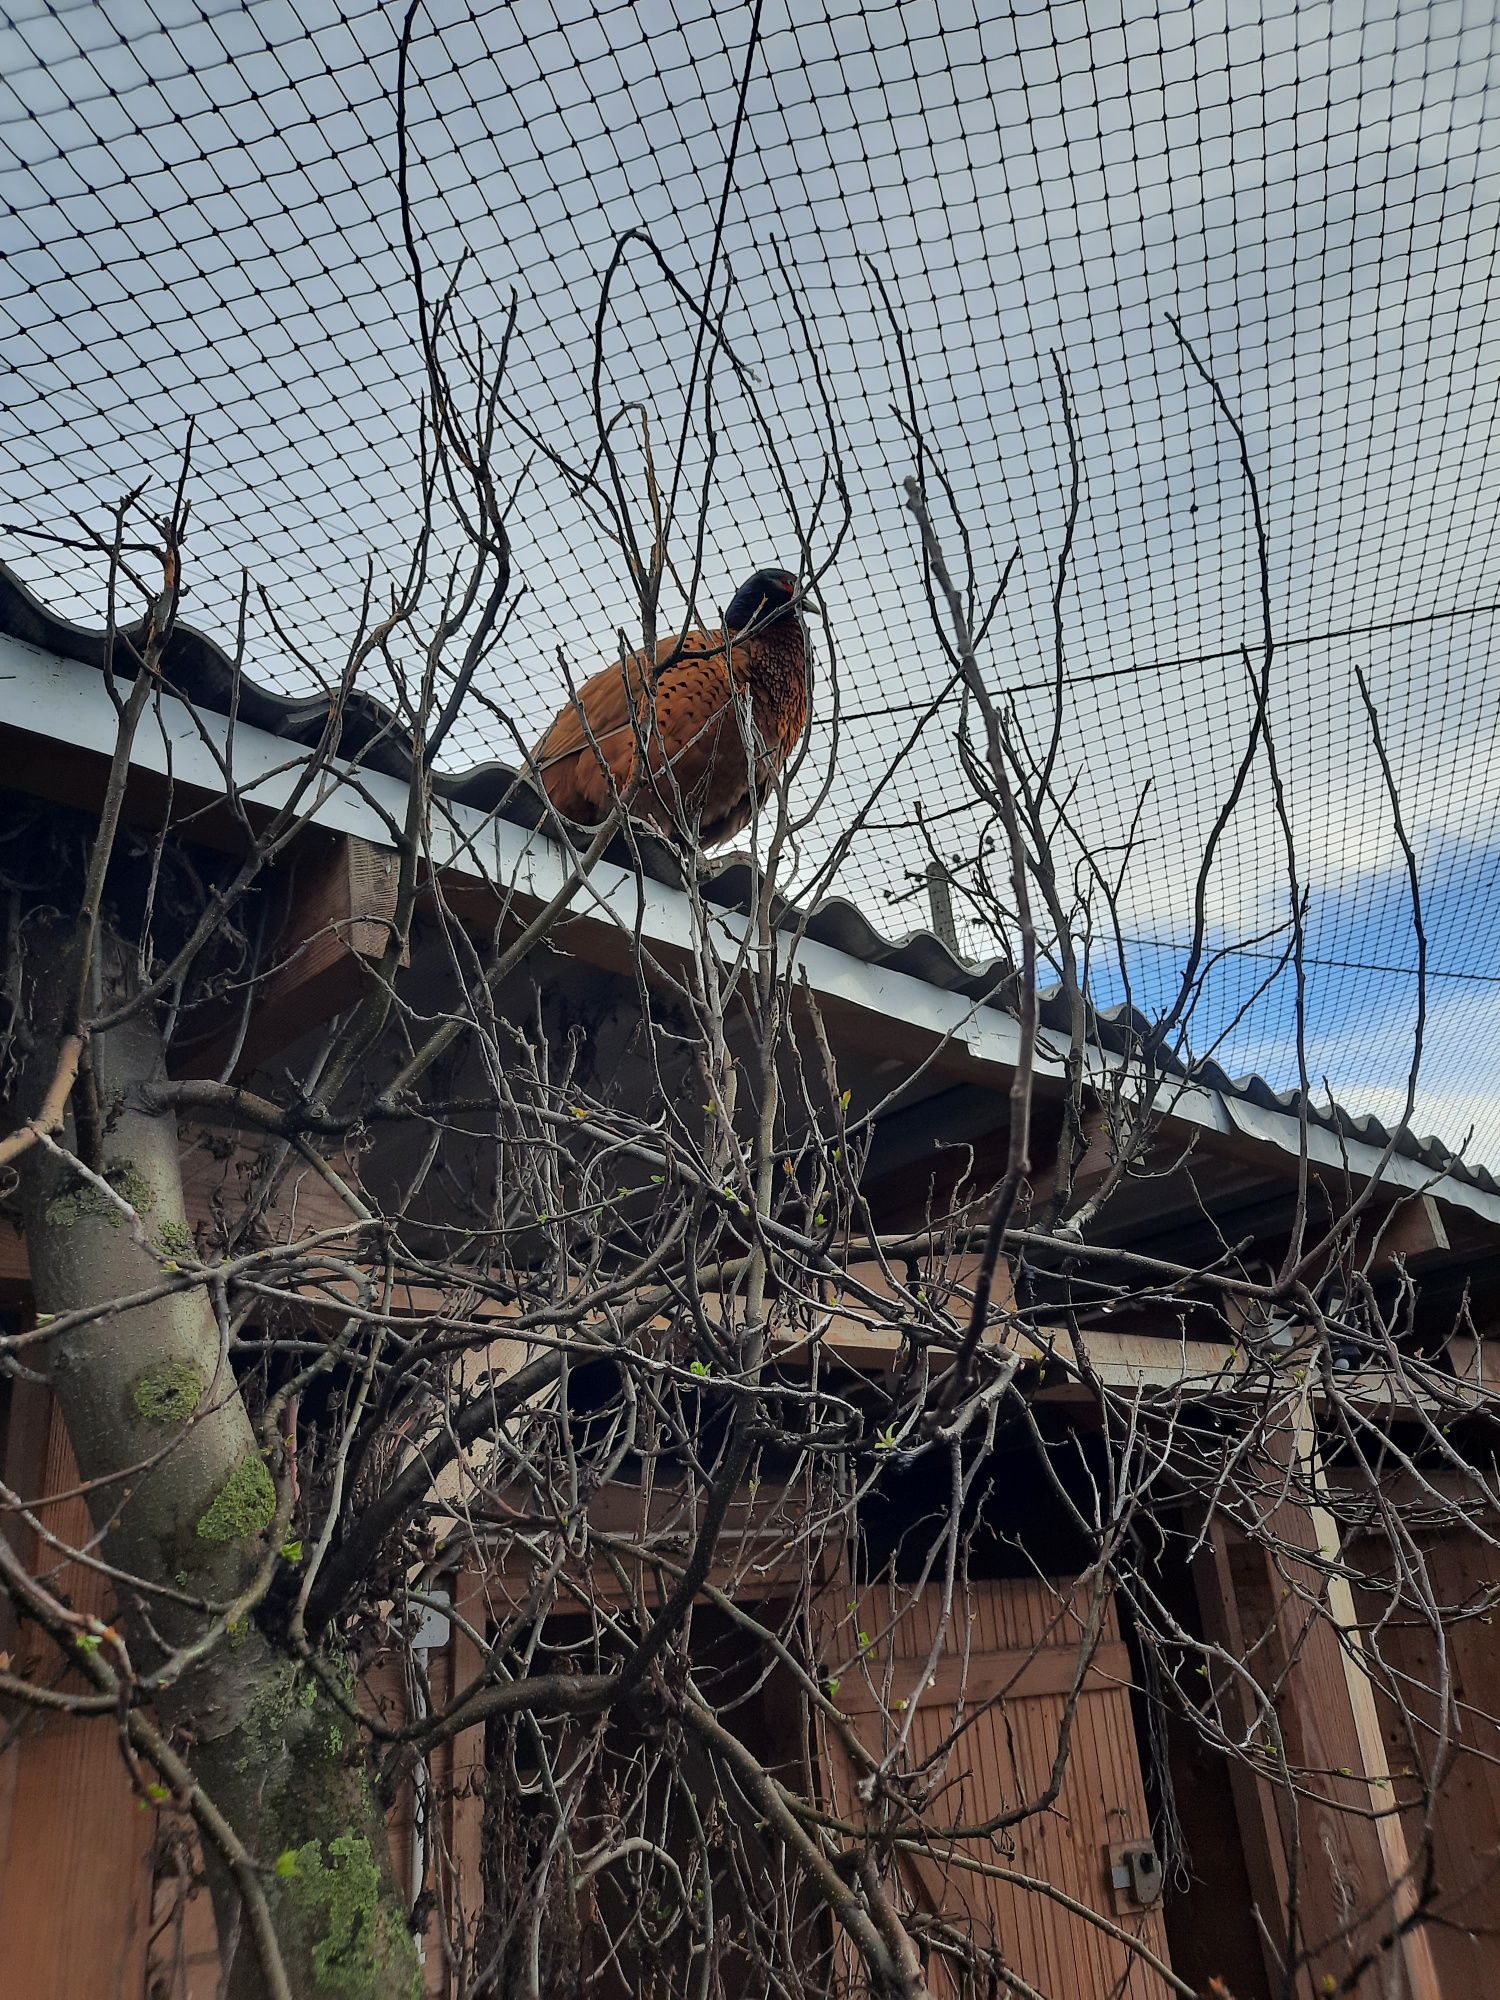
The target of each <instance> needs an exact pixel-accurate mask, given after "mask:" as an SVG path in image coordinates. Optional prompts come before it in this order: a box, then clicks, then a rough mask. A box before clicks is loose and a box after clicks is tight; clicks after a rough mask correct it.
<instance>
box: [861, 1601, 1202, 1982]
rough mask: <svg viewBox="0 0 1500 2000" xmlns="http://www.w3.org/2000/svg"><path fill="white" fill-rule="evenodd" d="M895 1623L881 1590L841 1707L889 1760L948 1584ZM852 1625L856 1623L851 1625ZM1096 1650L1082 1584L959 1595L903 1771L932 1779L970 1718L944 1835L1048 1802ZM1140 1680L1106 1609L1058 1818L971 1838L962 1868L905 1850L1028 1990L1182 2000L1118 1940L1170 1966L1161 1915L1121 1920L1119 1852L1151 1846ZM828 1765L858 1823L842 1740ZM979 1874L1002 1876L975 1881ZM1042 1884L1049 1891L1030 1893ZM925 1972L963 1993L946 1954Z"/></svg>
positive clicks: (937, 1893)
mask: <svg viewBox="0 0 1500 2000" xmlns="http://www.w3.org/2000/svg"><path fill="white" fill-rule="evenodd" d="M892 1615H893V1607H892V1603H891V1600H890V1598H889V1597H888V1596H887V1595H886V1593H884V1592H883V1591H879V1590H877V1591H872V1592H869V1593H867V1595H866V1596H865V1597H864V1598H862V1599H861V1600H860V1604H859V1610H858V1613H857V1627H856V1629H855V1632H854V1638H855V1641H856V1643H857V1641H858V1634H859V1632H861V1631H862V1632H864V1633H865V1634H866V1635H867V1636H868V1638H869V1640H870V1644H869V1645H868V1647H867V1648H866V1650H865V1652H864V1654H863V1657H862V1659H861V1660H860V1661H859V1663H858V1664H857V1665H856V1666H855V1667H854V1668H853V1669H852V1670H850V1671H847V1672H845V1673H842V1674H840V1676H839V1685H838V1689H837V1693H836V1697H835V1699H836V1701H837V1704H838V1706H839V1708H840V1709H842V1710H843V1711H844V1712H845V1713H846V1714H848V1715H849V1716H850V1717H851V1718H852V1719H853V1720H854V1722H855V1724H856V1727H857V1728H858V1730H859V1733H860V1735H861V1737H862V1738H863V1740H864V1741H865V1742H866V1744H867V1746H868V1747H869V1748H870V1749H872V1750H874V1751H875V1752H876V1753H877V1754H884V1753H885V1752H886V1751H887V1750H888V1749H889V1748H890V1747H891V1746H892V1745H893V1743H894V1742H895V1740H896V1737H897V1735H898V1733H899V1731H900V1730H901V1728H902V1727H903V1725H904V1724H905V1722H906V1721H907V1719H908V1718H907V1710H906V1708H905V1706H904V1704H905V1703H906V1702H908V1701H909V1700H910V1699H911V1698H912V1696H913V1695H914V1693H915V1691H916V1690H917V1689H918V1687H919V1685H920V1683H921V1680H922V1676H923V1671H924V1668H925V1666H926V1663H927V1660H928V1657H929V1655H930V1653H931V1650H932V1646H933V1641H934V1638H935V1636H936V1634H937V1631H938V1627H939V1622H940V1619H941V1591H940V1587H939V1586H938V1585H936V1584H929V1585H928V1586H927V1587H926V1588H925V1589H924V1590H923V1591H922V1592H921V1594H920V1595H919V1596H918V1597H917V1598H916V1600H915V1601H914V1602H913V1603H911V1604H910V1605H909V1606H906V1607H904V1608H902V1609H901V1610H900V1612H899V1616H897V1617H896V1618H895V1622H894V1624H893V1623H892ZM839 1630H840V1631H847V1627H845V1626H843V1625H842V1624H841V1625H840V1628H839ZM1082 1638H1083V1626H1082V1624H1081V1622H1080V1617H1079V1608H1078V1604H1077V1600H1076V1599H1075V1598H1074V1595H1073V1591H1072V1588H1071V1586H1070V1585H1069V1584H1067V1583H1061V1584H1049V1583H1047V1582H1044V1581H1042V1580H1039V1579H1034V1580H1033V1579H1027V1580H1005V1581H991V1582H973V1581H971V1582H970V1583H969V1585H968V1587H967V1590H966V1591H964V1592H962V1593H961V1594H960V1596H959V1598H958V1599H957V1601H956V1603H955V1606H954V1610H953V1615H952V1618H951V1621H950V1624H949V1627H948V1630H947V1633H946V1634H945V1643H944V1649H943V1653H942V1656H941V1658H940V1661H939V1664H938V1666H937V1669H936V1672H935V1673H934V1675H933V1676H932V1679H931V1681H930V1683H929V1684H928V1686H927V1687H926V1689H925V1692H923V1693H922V1695H921V1697H920V1699H919V1700H918V1702H917V1709H916V1714H915V1717H914V1719H912V1721H911V1727H910V1732H909V1735H908V1738H907V1743H906V1746H905V1748H904V1749H903V1750H902V1751H901V1753H900V1756H899V1762H898V1764H897V1766H896V1768H897V1769H899V1770H904V1771H908V1772H911V1773H922V1774H923V1775H924V1776H925V1777H926V1778H928V1779H931V1778H932V1777H933V1776H934V1775H935V1773H934V1772H933V1770H932V1769H931V1768H930V1767H928V1766H927V1760H928V1759H929V1758H931V1757H933V1756H934V1754H935V1753H937V1752H938V1751H939V1750H940V1749H941V1747H942V1745H943V1744H944V1742H945V1740H946V1739H947V1738H948V1736H949V1734H950V1732H952V1731H953V1730H954V1728H955V1725H956V1724H957V1723H959V1722H960V1720H962V1722H963V1724H964V1727H963V1729H962V1731H961V1733H960V1734H959V1736H958V1737H957V1740H956V1742H955V1743H954V1746H953V1749H952V1751H951V1752H950V1753H949V1756H948V1760H947V1765H946V1769H945V1771H944V1773H943V1779H944V1786H945V1788H944V1789H943V1791H942V1792H941V1795H940V1798H939V1799H938V1800H937V1801H936V1802H935V1805H934V1810H933V1813H932V1826H933V1830H934V1834H935V1833H936V1829H937V1828H939V1827H941V1826H942V1825H944V1824H948V1825H952V1826H958V1825H961V1824H963V1823H965V1822H970V1823H972V1822H977V1821H983V1820H986V1819H988V1818H989V1817H991V1816H992V1815H995V1814H998V1813H1001V1812H1004V1811H1006V1810H1007V1809H1010V1808H1014V1807H1016V1806H1017V1805H1019V1804H1021V1803H1023V1802H1024V1801H1028V1800H1033V1799H1036V1798H1038V1797H1039V1796H1040V1795H1041V1794H1042V1793H1043V1792H1044V1791H1045V1790H1046V1789H1047V1786H1048V1783H1049V1780H1050V1777H1051V1774H1052V1769H1053V1763H1054V1759H1055V1758H1056V1755H1057V1751H1058V1748H1059V1744H1060V1742H1061V1741H1062V1737H1063V1730H1064V1718H1065V1715H1066V1713H1067V1710H1068V1698H1069V1693H1070V1690H1071V1689H1072V1687H1073V1685H1074V1682H1075V1679H1076V1678H1077V1676H1078V1674H1079V1672H1080V1643H1081V1641H1082ZM830 1643H831V1644H832V1645H833V1646H834V1647H838V1646H839V1645H840V1639H839V1636H838V1634H837V1633H832V1634H830ZM845 1643H847V1642H845ZM1130 1678H1131V1677H1130V1662H1129V1657H1128V1655H1127V1653H1126V1649H1125V1646H1124V1644H1123V1642H1122V1640H1121V1638H1120V1631H1119V1625H1118V1621H1117V1618H1116V1615H1115V1610H1114V1606H1113V1603H1112V1602H1111V1603H1107V1604H1106V1605H1105V1606H1104V1615H1103V1624H1102V1627H1101V1628H1100V1631H1099V1635H1098V1643H1097V1645H1096V1647H1095V1648H1094V1650H1093V1652H1092V1657H1091V1659H1090V1660H1089V1662H1088V1664H1087V1667H1086V1671H1084V1675H1083V1681H1082V1691H1081V1693H1080V1695H1079V1697H1078V1700H1077V1703H1076V1708H1075V1710H1074V1713H1073V1714H1072V1717H1071V1721H1070V1723H1069V1725H1068V1727H1069V1730H1070V1734H1069V1737H1068V1741H1067V1750H1068V1756H1067V1762H1066V1765H1065V1768H1064V1772H1063V1778H1062V1784H1061V1788H1060V1790H1059V1792H1058V1794H1057V1797H1056V1799H1055V1801H1054V1802H1053V1803H1052V1805H1051V1806H1050V1808H1049V1809H1047V1810H1045V1811H1043V1812H1041V1813H1038V1814H1036V1815H1035V1816H1033V1817H1030V1818H1027V1819H1024V1820H1022V1821H1021V1822H1020V1823H1019V1824H1017V1825H1016V1826H1015V1827H1013V1828H1012V1829H1010V1831H1009V1832H1008V1833H1007V1834H1005V1835H1003V1836H1002V1837H1000V1838H998V1839H997V1838H991V1837H987V1836H986V1837H979V1838H972V1839H966V1840H959V1841H956V1842H954V1843H953V1844H952V1848H953V1852H952V1854H951V1855H942V1854H940V1853H933V1854H930V1855H923V1856H916V1855H908V1856H907V1857H906V1860H905V1862H904V1864H903V1865H904V1868H905V1872H906V1874H907V1877H908V1882H909V1886H910V1889H911V1892H912V1894H913V1895H914V1897H915V1899H916V1901H917V1902H918V1904H919V1905H920V1906H924V1907H925V1908H926V1910H927V1911H928V1912H931V1913H941V1914H942V1916H943V1917H945V1918H946V1919H947V1920H948V1921H949V1922H950V1923H951V1924H952V1925H953V1926H954V1928H955V1930H956V1931H957V1932H958V1933H959V1934H962V1935H967V1936H970V1937H972V1938H973V1939H974V1940H975V1941H976V1942H978V1943H980V1944H982V1945H985V1946H987V1947H989V1948H992V1949H994V1950H996V1951H998V1952H999V1954H1000V1955H1001V1957H1002V1959H1003V1961H1004V1963H1005V1965H1006V1966H1007V1967H1008V1968H1009V1969H1010V1970H1011V1971H1013V1972H1015V1973H1016V1974H1018V1975H1019V1977H1020V1978H1021V1979H1023V1980H1025V1981H1026V1982H1027V1984H1028V1985H1030V1986H1032V1987H1033V1988H1035V1989H1037V1990H1039V1991H1040V1992H1042V1993H1045V1994H1047V1995H1049V1996H1059V2000H1060V1997H1061V1996H1065V1995H1067V1996H1071V1995H1079V1996H1082V1995H1085V1994H1087V1995H1094V1994H1100V1995H1103V1994H1108V1993H1112V1992H1119V1991H1121V1990H1125V1991H1128V1992H1129V1993H1130V1995H1131V1996H1132V2000H1166V1996H1167V1995H1168V1994H1169V1992H1170V1988H1169V1987H1168V1986H1167V1984H1166V1982H1165V1981H1164V1980H1163V1979H1162V1977H1161V1976H1160V1974H1159V1973H1157V1972H1155V1971H1153V1970H1152V1969H1151V1967H1150V1966H1149V1965H1148V1964H1146V1963H1144V1962H1142V1961H1141V1960H1140V1959H1139V1958H1138V1957H1137V1956H1136V1955H1135V1954H1134V1953H1132V1952H1131V1950H1130V1948H1129V1946H1128V1945H1127V1944H1126V1943H1124V1942H1122V1941H1121V1938H1120V1937H1119V1936H1117V1935H1115V1934H1113V1933H1114V1932H1116V1931H1118V1932H1122V1933H1123V1934H1124V1936H1125V1937H1127V1938H1130V1939H1133V1940H1138V1941H1139V1942H1140V1943H1141V1944H1143V1945H1144V1946H1145V1947H1146V1948H1147V1950H1148V1951H1150V1952H1151V1953H1153V1954H1154V1955H1155V1957H1156V1958H1157V1959H1158V1960H1161V1961H1163V1962H1165V1961H1166V1959H1167V1942H1166V1931H1165V1926H1164V1924H1163V1921H1162V1915H1161V1910H1160V1907H1159V1905H1158V1906H1157V1907H1155V1908H1151V1909H1146V1910H1136V1909H1129V1908H1126V1909H1119V1908H1117V1907H1116V1898H1115V1895H1114V1891H1113V1889H1112V1886H1111V1855H1110V1850H1111V1848H1112V1847H1114V1846H1115V1845H1117V1844H1119V1843H1123V1842H1128V1841H1132V1840H1134V1841H1149V1839H1150V1835H1151V1828H1150V1825H1149V1822H1148V1818H1147V1812H1146V1800H1145V1792H1144V1788H1143V1785H1142V1781H1141V1767H1140V1759H1139V1756H1138V1753H1137V1749H1136V1739H1135V1730H1134V1725H1133V1722H1132V1719H1131V1712H1130ZM960 1701H962V1703H963V1706H962V1708H960V1707H959V1706H958V1704H959V1702H960ZM829 1754H830V1756H831V1758H832V1759H833V1760H834V1768H835V1770H836V1771H837V1773H838V1778H837V1782H836V1785H835V1796H836V1798H837V1799H838V1802H839V1804H840V1806H841V1809H842V1810H843V1811H844V1812H846V1813H849V1814H850V1815H851V1816H855V1815H857V1814H858V1812H859V1806H858V1801H857V1797H856V1794H855V1792H854V1787H853V1776H854V1774H853V1772H852V1770H851V1767H850V1765H849V1763H848V1762H847V1761H846V1760H845V1759H844V1758H842V1757H840V1755H839V1752H838V1748H837V1741H836V1738H832V1737H830V1740H829ZM965 1861H968V1862H972V1863H976V1864H978V1868H979V1869H982V1870H987V1871H989V1872H987V1873H979V1872H974V1871H972V1870H970V1869H967V1868H965V1867H964V1866H963V1865H962V1864H963V1862H965ZM1017 1878H1021V1879H1017ZM1028 1878H1029V1880H1030V1881H1031V1882H1033V1883H1035V1884H1037V1885H1039V1886H1037V1887H1028V1886H1026V1880H1027V1879H1028ZM1048 1888H1050V1889H1053V1890H1057V1891H1060V1892H1061V1893H1062V1895H1063V1896H1065V1897H1067V1898H1069V1899H1071V1901H1072V1902H1073V1903H1074V1904H1076V1905H1081V1906H1083V1908H1084V1909H1086V1910H1092V1911H1095V1912H1097V1913H1098V1914H1099V1916H1100V1917H1101V1918H1103V1919H1104V1925H1105V1926H1108V1928H1105V1927H1104V1926H1101V1925H1100V1924H1095V1923H1091V1922H1090V1921H1089V1920H1088V1918H1087V1916H1084V1915H1081V1914H1079V1913H1078V1912H1077V1910H1076V1909H1070V1908H1069V1907H1067V1905H1066V1904H1065V1903H1063V1902H1062V1901H1059V1900H1057V1899H1056V1898H1055V1897H1052V1896H1050V1895H1049V1894H1048V1893H1047V1889H1048ZM1127 1975H1128V1984H1125V1983H1123V1982H1126V1980H1127ZM927 1976H928V1983H929V1985H930V1986H931V1988H932V1991H933V1994H934V1996H935V2000H950V1996H955V1995H957V1994H958V1992H959V1988H958V1986H957V1985H956V1984H955V1982H954V1980H953V1978H952V1976H951V1975H950V1973H949V1972H948V1971H947V1970H946V1969H945V1961H944V1958H943V1955H942V1952H941V1950H940V1949H935V1950H933V1951H932V1952H931V1953H930V1954H929V1959H928V1973H927Z"/></svg>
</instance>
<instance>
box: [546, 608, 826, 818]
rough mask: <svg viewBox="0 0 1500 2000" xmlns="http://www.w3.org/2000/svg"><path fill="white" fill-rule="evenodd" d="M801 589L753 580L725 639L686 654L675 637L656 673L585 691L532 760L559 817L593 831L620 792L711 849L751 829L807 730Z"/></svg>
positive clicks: (694, 643) (615, 671)
mask: <svg viewBox="0 0 1500 2000" xmlns="http://www.w3.org/2000/svg"><path fill="white" fill-rule="evenodd" d="M796 588H797V585H796V579H795V578H794V577H791V576H788V575H787V573H786V572H785V571H784V570H771V569H763V570H758V571H757V572H756V574H755V575H754V576H753V577H751V579H750V581H749V582H748V583H747V584H745V585H744V587H743V588H742V589H740V590H738V591H736V593H735V596H734V599H733V601H732V602H731V603H730V605H729V607H728V609H727V610H726V611H725V613H724V624H723V627H722V629H721V630H719V631H717V632H699V631H692V632H689V633H688V634H687V636H686V638H685V639H684V640H683V641H682V643H681V645H680V646H679V645H678V643H677V635H676V633H675V632H674V633H672V634H671V635H670V636H669V637H668V638H666V639H663V640H662V641H661V643H660V644H659V645H658V647H657V649H656V656H655V658H654V659H653V660H651V661H650V662H648V661H647V659H646V656H645V654H644V653H633V654H632V655H631V656H630V658H629V659H628V660H626V661H625V662H624V663H623V664H622V663H621V662H619V661H616V662H615V664H614V665H613V666H610V667H606V668H605V669H604V670H603V672H602V673H597V674H595V675H594V676H593V678H592V679H591V680H587V681H585V682H584V684H583V686H582V687H581V688H580V689H579V690H578V693H577V694H576V695H575V696H574V698H573V699H572V700H571V701H570V702H569V703H568V705H567V707H566V708H565V709H563V711H562V713H561V714H560V715H559V716H558V717H557V719H556V721H555V722H554V723H553V724H552V727H551V728H550V729H549V730H548V731H547V733H546V735H545V736H544V737H543V738H542V740H541V742H540V743H539V744H538V745H537V747H536V749H535V751H534V752H533V753H532V756H533V761H534V763H535V765H536V768H537V770H538V771H539V773H540V775H541V780H542V783H543V785H544V786H545V787H546V790H547V796H548V798H549V799H551V801H552V803H553V805H555V806H556V807H557V809H558V811H559V812H560V813H563V814H564V815H565V816H566V817H567V818H568V819H571V820H579V821H581V822H582V823H583V824H584V825H586V826H589V825H594V824H596V823H597V822H598V821H599V820H601V819H603V818H604V816H605V814H606V813H607V812H608V810H609V808H610V806H611V804H612V803H613V801H614V797H615V794H616V793H617V792H618V794H619V795H620V796H621V797H622V798H623V799H624V800H625V803H626V804H627V806H628V807H629V808H630V810H631V811H632V812H634V813H636V814H638V815H639V816H640V817H641V818H643V819H648V820H650V821H652V822H653V823H654V824H655V825H657V826H659V827H661V828H662V829H663V830H664V831H671V830H673V829H677V828H681V827H682V826H683V825H684V824H685V825H686V826H687V828H688V829H689V830H691V831H692V832H693V833H694V835H695V837H696V839H697V840H698V842H699V844H700V845H701V846H704V847H711V846H713V845H714V844H715V842H717V841H721V840H728V839H730V838H731V836H732V835H734V834H736V833H739V832H740V831H741V830H742V829H743V828H744V827H745V826H747V825H748V824H749V822H750V818H751V815H752V814H753V813H754V811H755V809H756V807H757V806H758V805H759V804H760V802H761V801H762V799H764V797H765V796H766V793H767V792H768V791H769V790H770V788H771V784H772V782H773V780H774V779H775V777H776V775H777V773H778V772H779V771H781V770H782V769H783V768H784V766H785V764H786V762H787V759H788V758H789V757H790V756H791V754H792V752H793V750H795V749H796V747H797V744H798V742H799V740H800V739H801V736H802V731H803V729H804V728H805V727H806V724H807V655H806V651H805V648H804V644H803V634H802V621H801V619H800V618H799V617H798V616H797V613H796V610H795V608H794V600H795V596H796ZM736 696H740V697H744V696H748V697H749V699H748V701H746V700H744V699H740V700H736V699H735V698H734V697H736ZM747 735H748V736H749V738H750V739H751V740H750V742H749V743H748V744H747V741H746V737H747ZM591 739H592V740H591Z"/></svg>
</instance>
